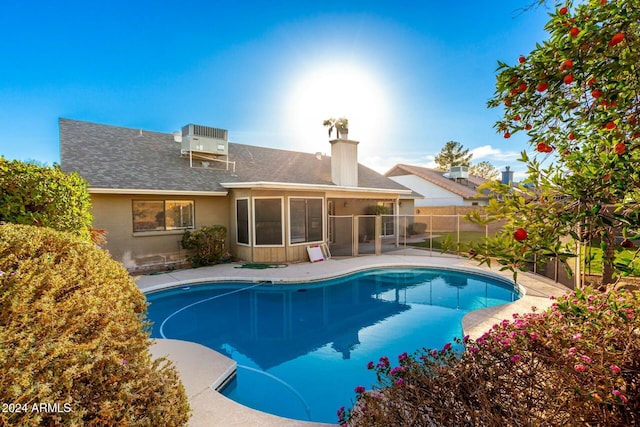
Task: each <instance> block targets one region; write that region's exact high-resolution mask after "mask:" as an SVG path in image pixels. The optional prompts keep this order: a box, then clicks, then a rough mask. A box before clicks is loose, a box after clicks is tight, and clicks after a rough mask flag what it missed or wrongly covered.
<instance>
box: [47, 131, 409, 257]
mask: <svg viewBox="0 0 640 427" xmlns="http://www.w3.org/2000/svg"><path fill="white" fill-rule="evenodd" d="M59 126H60V153H61V154H60V159H61V167H62V170H64V171H65V172H72V171H73V172H78V173H79V174H80V175H81V176H82V177H83V178H84V179H86V180H87V182H88V183H89V193H90V195H91V201H92V213H93V215H94V224H93V226H94V228H97V229H104V230H106V232H107V236H106V237H107V244H106V249H108V250H109V252H110V253H111V255H112V256H113V258H114V259H116V260H119V261H121V262H122V263H123V264H124V265H125V267H127V268H129V269H130V270H138V269H143V268H145V266H148V265H149V264H156V263H159V264H165V265H166V264H167V263H168V262H169V261H172V260H183V259H184V257H185V255H186V254H185V252H184V250H183V249H182V248H181V245H180V241H181V238H182V235H183V234H184V231H185V230H189V229H197V228H200V227H202V226H209V225H223V226H225V227H226V228H227V231H228V241H227V242H226V246H227V247H228V250H229V252H230V253H231V255H232V256H233V257H235V258H237V259H241V260H245V261H249V262H265V263H274V262H297V261H307V260H308V259H309V256H308V253H307V248H308V247H309V246H313V245H318V244H322V243H335V242H339V241H340V240H341V239H344V240H347V239H348V240H349V241H351V240H352V239H353V238H356V239H357V236H355V237H353V236H354V233H357V232H358V230H352V229H349V230H346V229H345V230H341V229H339V224H340V222H334V221H330V218H333V217H349V216H353V215H361V214H365V213H366V212H367V209H368V208H370V206H371V205H386V206H389V207H390V208H391V209H390V211H391V212H392V213H393V214H395V215H398V214H413V211H414V199H415V197H416V196H417V195H416V194H415V193H413V192H412V191H411V190H410V189H408V188H406V187H404V186H403V185H401V184H400V183H398V182H396V181H394V180H392V179H389V178H387V177H385V176H383V175H381V174H379V173H377V172H375V171H373V170H371V169H369V168H367V167H365V166H363V165H361V164H359V163H358V161H357V146H358V142H357V141H352V140H348V139H342V138H338V139H334V140H331V141H329V143H330V145H331V153H332V155H331V156H325V155H322V154H320V153H316V154H311V153H302V152H296V151H288V150H280V149H273V148H266V147H259V146H251V145H244V144H238V143H234V142H229V141H228V139H227V131H226V130H223V129H217V128H210V127H206V126H199V125H187V126H185V127H184V128H183V129H182V133H180V132H174V133H173V134H168V133H160V132H152V131H147V130H140V129H130V128H123V127H117V126H110V125H103V124H96V123H90V122H83V121H77V120H70V119H63V118H61V119H60V120H59ZM349 234H351V235H349Z"/></svg>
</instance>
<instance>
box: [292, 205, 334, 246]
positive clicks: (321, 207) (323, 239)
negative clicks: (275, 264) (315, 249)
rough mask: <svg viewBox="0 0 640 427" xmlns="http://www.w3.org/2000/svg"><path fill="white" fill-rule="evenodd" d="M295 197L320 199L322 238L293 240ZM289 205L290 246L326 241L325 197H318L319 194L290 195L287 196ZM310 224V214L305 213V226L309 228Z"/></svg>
mask: <svg viewBox="0 0 640 427" xmlns="http://www.w3.org/2000/svg"><path fill="white" fill-rule="evenodd" d="M293 199H298V200H305V201H306V200H320V240H308V241H295V242H294V241H293V240H292V239H293V235H292V233H291V226H292V224H293V221H292V209H291V201H292V200H293ZM287 206H288V209H289V223H288V224H287V231H288V233H289V246H301V245H312V244H318V243H323V242H324V241H325V230H326V221H325V217H326V215H325V211H326V208H325V202H324V197H318V196H315V197H314V196H311V197H304V196H289V197H288V198H287ZM308 226H309V224H308V216H306V215H305V227H307V228H308Z"/></svg>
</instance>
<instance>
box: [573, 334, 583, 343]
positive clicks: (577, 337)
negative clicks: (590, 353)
mask: <svg viewBox="0 0 640 427" xmlns="http://www.w3.org/2000/svg"><path fill="white" fill-rule="evenodd" d="M572 338H573V340H574V341H578V340H579V339H580V338H582V334H575V335H574V336H573V337H572Z"/></svg>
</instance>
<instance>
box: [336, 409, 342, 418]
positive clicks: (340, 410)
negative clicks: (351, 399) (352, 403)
mask: <svg viewBox="0 0 640 427" xmlns="http://www.w3.org/2000/svg"><path fill="white" fill-rule="evenodd" d="M342 414H344V406H342V407H340V409H338V412H337V414H336V415H338V416H339V417H340V416H342Z"/></svg>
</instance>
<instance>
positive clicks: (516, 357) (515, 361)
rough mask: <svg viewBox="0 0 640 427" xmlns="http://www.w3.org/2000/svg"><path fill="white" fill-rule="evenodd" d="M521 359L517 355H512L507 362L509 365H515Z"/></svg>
mask: <svg viewBox="0 0 640 427" xmlns="http://www.w3.org/2000/svg"><path fill="white" fill-rule="evenodd" d="M521 358H522V356H520V355H519V354H514V355H513V356H511V357H510V358H509V360H511V363H517V362H518V361H519V360H520V359H521Z"/></svg>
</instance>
